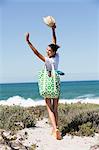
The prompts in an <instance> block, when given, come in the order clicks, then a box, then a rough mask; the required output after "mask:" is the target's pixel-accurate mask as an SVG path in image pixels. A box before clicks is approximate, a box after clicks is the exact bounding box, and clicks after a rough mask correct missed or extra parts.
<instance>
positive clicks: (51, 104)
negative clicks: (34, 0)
mask: <svg viewBox="0 0 99 150" xmlns="http://www.w3.org/2000/svg"><path fill="white" fill-rule="evenodd" d="M55 28H56V25H55V24H54V26H53V27H52V35H53V36H52V43H51V44H50V45H48V47H47V48H46V52H47V57H44V56H43V55H42V54H40V53H39V52H38V50H37V49H36V48H35V47H34V46H33V45H32V44H31V42H30V40H29V33H27V35H26V42H27V43H28V45H29V47H30V48H31V49H32V51H33V52H34V54H35V55H37V56H38V58H40V59H41V60H42V61H43V62H44V63H45V65H46V68H47V71H48V75H49V77H50V76H51V70H52V68H51V65H52V64H53V65H54V69H55V70H57V69H58V63H59V55H58V53H57V52H56V51H57V49H58V48H59V46H58V45H56V34H55ZM45 102H46V107H47V110H48V114H49V118H50V120H51V124H52V127H53V130H52V134H53V135H54V136H55V138H56V139H57V140H60V139H61V138H62V137H61V133H60V131H59V129H58V102H59V97H57V98H54V99H52V98H45Z"/></svg>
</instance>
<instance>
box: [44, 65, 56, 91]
mask: <svg viewBox="0 0 99 150" xmlns="http://www.w3.org/2000/svg"><path fill="white" fill-rule="evenodd" d="M51 66H52V75H53V79H54V92H55V91H56V80H55V69H54V65H53V64H51ZM46 74H47V69H46V65H44V80H43V90H44V91H45V87H46Z"/></svg>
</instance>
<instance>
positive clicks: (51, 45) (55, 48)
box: [48, 44, 60, 52]
mask: <svg viewBox="0 0 99 150" xmlns="http://www.w3.org/2000/svg"><path fill="white" fill-rule="evenodd" d="M48 46H49V47H50V48H51V49H52V50H53V51H54V52H56V51H57V49H58V48H60V46H59V45H56V44H49V45H48Z"/></svg>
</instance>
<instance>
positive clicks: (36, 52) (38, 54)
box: [26, 33, 45, 62]
mask: <svg viewBox="0 0 99 150" xmlns="http://www.w3.org/2000/svg"><path fill="white" fill-rule="evenodd" d="M26 42H27V43H28V45H29V47H30V48H31V49H32V51H33V52H34V53H35V54H36V56H38V57H39V58H40V59H41V60H42V61H44V62H45V57H44V56H43V55H41V54H40V53H39V52H38V50H37V49H36V48H35V47H34V46H33V45H32V44H31V42H30V41H29V33H27V35H26Z"/></svg>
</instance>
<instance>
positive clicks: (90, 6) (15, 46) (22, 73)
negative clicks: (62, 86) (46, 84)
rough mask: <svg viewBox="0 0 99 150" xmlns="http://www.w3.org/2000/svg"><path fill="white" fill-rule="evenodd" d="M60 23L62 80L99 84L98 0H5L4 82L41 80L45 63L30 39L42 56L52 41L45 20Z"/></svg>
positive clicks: (1, 24)
mask: <svg viewBox="0 0 99 150" xmlns="http://www.w3.org/2000/svg"><path fill="white" fill-rule="evenodd" d="M49 15H50V16H53V17H54V18H55V20H56V26H57V28H56V36H57V44H58V45H60V46H61V48H60V49H59V50H58V53H59V55H60V63H59V70H61V71H63V72H64V73H65V75H64V76H61V81H75V80H76V81H77V80H99V1H98V0H86V1H85V0H53V1H52V0H50V1H49V0H48V1H45V0H1V1H0V83H14V82H15V83H16V82H17V83H18V82H37V80H38V72H39V71H40V69H41V68H42V67H43V65H44V63H43V62H42V61H41V60H40V59H39V58H37V56H35V54H34V53H33V52H32V50H31V49H30V48H29V46H28V45H27V43H26V41H25V35H26V33H27V32H29V33H30V41H31V42H32V44H33V45H34V46H35V47H36V48H37V50H38V51H39V52H40V53H41V54H42V55H44V56H45V55H46V47H47V45H48V44H50V43H51V40H52V32H51V28H49V27H48V26H46V25H45V24H44V22H43V17H44V16H49Z"/></svg>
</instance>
